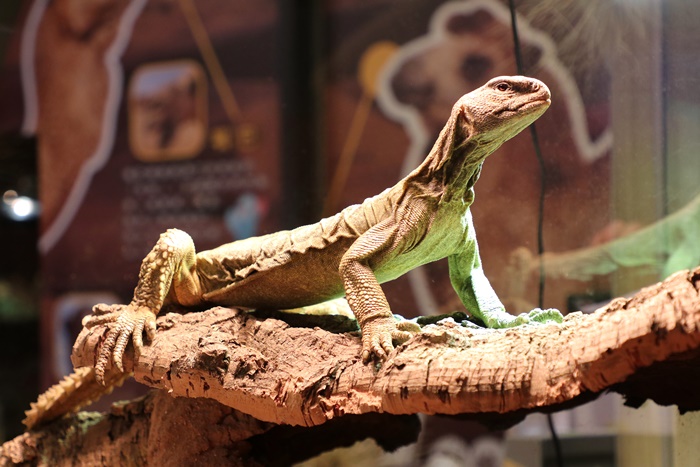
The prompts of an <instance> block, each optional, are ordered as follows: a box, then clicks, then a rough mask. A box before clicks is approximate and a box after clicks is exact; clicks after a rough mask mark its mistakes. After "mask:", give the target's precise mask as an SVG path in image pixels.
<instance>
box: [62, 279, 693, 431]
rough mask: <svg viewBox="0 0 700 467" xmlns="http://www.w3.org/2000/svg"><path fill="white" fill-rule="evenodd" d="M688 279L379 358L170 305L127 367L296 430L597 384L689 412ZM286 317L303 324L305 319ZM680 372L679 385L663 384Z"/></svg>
mask: <svg viewBox="0 0 700 467" xmlns="http://www.w3.org/2000/svg"><path fill="white" fill-rule="evenodd" d="M699 287H700V268H698V269H696V270H694V271H691V272H689V271H684V272H680V273H677V274H675V275H673V276H671V277H670V278H668V279H667V280H666V281H664V282H662V283H659V284H656V285H654V286H651V287H648V288H645V289H643V290H641V291H640V292H639V293H637V294H636V295H635V296H634V297H632V298H631V299H617V300H614V301H613V302H612V303H611V304H609V305H608V306H606V307H604V308H602V309H600V310H598V311H597V312H595V313H593V314H590V315H583V314H580V313H574V314H570V315H569V316H567V317H566V319H565V320H564V322H563V323H562V324H547V325H542V326H522V327H518V328H513V329H506V330H486V329H483V330H473V329H470V328H467V327H463V326H461V325H459V324H456V323H454V322H448V323H444V322H443V323H441V324H436V325H429V326H426V327H424V329H423V332H422V333H421V334H419V335H417V336H416V337H415V338H413V339H412V340H410V341H409V342H407V343H406V344H404V345H402V346H400V347H398V348H397V349H396V350H395V351H394V352H393V353H392V354H391V355H390V358H389V360H388V361H387V362H385V363H384V364H383V365H382V367H381V368H377V367H375V366H372V365H363V364H362V362H361V361H360V358H359V354H360V350H361V344H360V339H359V337H358V336H357V335H356V334H352V333H333V332H330V331H327V330H324V329H321V328H319V327H313V328H311V327H294V326H291V325H290V324H287V323H286V322H285V321H283V320H281V319H276V318H272V317H261V316H259V315H253V314H250V313H247V312H244V311H241V310H236V309H230V308H221V307H218V308H213V309H211V310H208V311H206V312H202V313H188V314H173V313H171V314H167V315H165V316H163V317H161V318H159V320H158V323H159V332H158V333H157V336H156V338H155V340H154V341H153V342H152V343H151V344H150V345H149V346H147V347H146V348H145V349H144V351H143V353H142V354H141V356H140V357H139V359H138V361H137V362H136V364H135V365H133V361H132V360H131V359H127V360H128V361H127V366H129V367H131V368H129V369H133V371H134V377H135V378H136V380H138V381H140V382H142V383H144V384H146V385H148V386H151V387H154V388H158V389H165V390H167V391H168V392H169V393H170V394H171V395H175V396H183V397H207V398H210V399H214V400H216V401H219V402H220V403H222V404H224V405H226V406H229V407H232V408H234V409H236V410H239V411H241V412H243V413H246V414H249V415H251V416H253V417H255V418H256V419H258V420H262V421H266V422H272V423H277V424H289V425H300V426H315V425H320V424H323V423H325V422H326V421H328V420H330V419H333V418H336V417H340V416H342V415H346V414H364V413H371V412H381V413H389V414H415V413H428V414H467V415H469V416H471V417H472V418H474V419H476V420H482V421H485V422H495V423H498V422H499V420H500V421H503V422H504V424H509V423H508V422H509V421H511V422H512V421H517V420H518V419H520V418H521V417H523V416H524V415H525V414H527V413H529V412H531V411H537V410H545V411H546V410H556V409H557V408H560V407H565V406H570V405H576V404H577V403H582V402H584V401H586V400H589V399H590V398H591V397H594V395H595V394H598V393H600V392H602V391H605V390H615V391H618V392H620V393H622V394H623V395H625V396H627V397H628V399H629V400H630V401H631V403H632V404H637V403H639V402H640V401H643V400H645V399H646V398H652V399H654V400H656V401H657V402H659V403H663V404H676V405H678V406H679V408H680V409H681V410H694V409H698V408H700V400H698V399H697V398H696V397H695V394H697V390H698V389H700V387H698V386H699V384H698V383H699V382H700V379H697V380H694V378H692V377H691V376H692V373H694V372H695V370H691V371H689V368H693V367H694V366H697V365H693V363H697V359H698V358H699V357H698V352H696V350H697V349H698V348H700V295H699V293H698V288H699ZM309 319H310V318H309ZM296 320H297V321H299V322H300V323H302V324H304V320H305V317H303V316H302V317H299V316H297V317H296ZM306 324H307V325H312V324H313V322H308V323H306ZM104 332H105V330H104V329H93V330H92V331H83V333H82V334H81V336H80V337H79V339H78V342H77V343H76V346H75V347H74V353H73V361H74V364H75V365H76V366H83V365H93V364H94V359H95V354H96V352H95V348H96V346H97V345H98V344H99V342H100V340H101V339H102V338H103V336H104ZM674 371H682V373H680V374H676V375H674ZM659 374H668V375H673V376H676V378H673V377H669V378H659V377H658V375H659ZM645 375H649V376H648V378H647V379H646V380H645ZM680 376H682V378H683V384H677V383H675V384H674V381H678V377H680ZM688 379H693V380H694V381H688Z"/></svg>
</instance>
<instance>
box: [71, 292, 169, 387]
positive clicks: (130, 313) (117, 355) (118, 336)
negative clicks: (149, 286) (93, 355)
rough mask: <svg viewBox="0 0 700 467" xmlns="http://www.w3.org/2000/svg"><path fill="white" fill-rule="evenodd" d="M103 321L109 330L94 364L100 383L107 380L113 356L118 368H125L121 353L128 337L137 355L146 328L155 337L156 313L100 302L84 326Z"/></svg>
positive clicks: (95, 324)
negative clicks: (108, 365)
mask: <svg viewBox="0 0 700 467" xmlns="http://www.w3.org/2000/svg"><path fill="white" fill-rule="evenodd" d="M103 324H106V325H107V326H108V327H109V331H107V337H106V339H105V341H104V342H103V343H102V347H101V349H100V354H99V356H98V358H97V363H96V364H95V379H96V380H97V381H98V382H99V383H100V384H104V382H105V370H106V368H107V364H108V363H109V360H110V357H111V358H112V360H113V361H114V365H115V366H116V367H117V368H118V369H119V371H121V372H123V371H124V366H123V364H122V357H123V355H124V351H125V350H126V346H127V344H128V343H129V340H131V341H132V342H133V344H134V354H135V357H138V355H139V353H140V352H141V347H143V331H146V334H147V335H148V338H149V339H150V340H153V338H154V337H155V334H156V314H155V313H154V312H153V311H151V309H150V308H147V307H143V306H135V305H114V306H109V305H104V304H99V305H95V307H94V308H93V315H92V316H86V317H85V318H83V326H85V327H86V328H88V329H90V328H92V327H94V326H99V325H103Z"/></svg>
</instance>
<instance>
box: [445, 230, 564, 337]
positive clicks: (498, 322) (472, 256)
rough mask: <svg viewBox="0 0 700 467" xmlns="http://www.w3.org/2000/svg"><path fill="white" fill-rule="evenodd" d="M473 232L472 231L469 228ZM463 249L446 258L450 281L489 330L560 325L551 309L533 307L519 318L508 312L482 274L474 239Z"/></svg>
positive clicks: (463, 301)
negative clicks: (540, 324) (550, 323)
mask: <svg viewBox="0 0 700 467" xmlns="http://www.w3.org/2000/svg"><path fill="white" fill-rule="evenodd" d="M472 232H473V228H472ZM465 247H466V248H465V249H464V250H463V251H461V252H459V253H458V254H454V255H452V256H449V257H448V264H449V268H450V280H451V281H452V286H453V287H454V289H455V291H456V292H457V295H459V298H460V299H461V300H462V303H463V304H464V306H465V307H466V308H467V310H468V311H469V312H470V313H471V314H472V315H474V316H476V317H477V318H479V319H480V320H481V321H483V322H484V324H485V325H486V326H487V327H489V328H508V327H513V326H518V325H520V324H526V323H546V322H548V321H554V322H558V323H560V322H561V321H562V319H563V317H562V315H561V313H560V312H559V311H558V310H555V309H553V308H550V309H547V310H541V309H539V308H535V309H534V310H532V311H530V312H529V313H521V314H520V315H518V316H514V315H511V314H510V313H508V312H507V311H506V309H505V307H504V306H503V304H502V303H501V300H499V298H498V295H496V292H495V291H494V290H493V288H492V287H491V284H490V283H489V280H488V279H487V278H486V275H485V274H484V270H483V269H482V267H481V259H480V258H479V250H478V246H477V243H476V238H474V237H473V235H472V237H471V238H470V241H469V242H468V243H467V245H465Z"/></svg>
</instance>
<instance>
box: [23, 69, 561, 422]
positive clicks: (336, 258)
mask: <svg viewBox="0 0 700 467" xmlns="http://www.w3.org/2000/svg"><path fill="white" fill-rule="evenodd" d="M550 98H551V95H550V91H549V89H548V88H547V86H546V85H545V84H544V83H542V82H541V81H539V80H536V79H533V78H529V77H524V76H501V77H497V78H493V79H491V80H490V81H488V82H487V83H486V84H484V85H483V86H481V87H479V88H477V89H475V90H474V91H472V92H470V93H468V94H465V95H464V96H462V97H461V98H460V99H459V100H458V101H457V102H456V103H455V105H454V107H453V108H452V111H451V114H450V116H449V119H448V121H447V123H446V125H445V127H444V128H443V129H442V131H441V132H440V135H439V136H438V138H437V140H436V142H435V144H434V145H433V147H432V149H431V150H430V152H429V153H428V155H427V157H426V158H425V160H424V161H423V162H422V163H421V164H420V165H419V166H418V167H417V168H416V169H415V170H413V171H412V172H411V173H409V174H408V175H407V176H406V177H404V178H403V179H402V180H400V181H399V182H398V183H397V184H396V185H394V186H393V187H391V188H388V189H386V190H384V191H383V192H382V193H380V194H379V195H376V196H374V197H372V198H368V199H366V200H365V201H364V202H362V203H361V204H356V205H352V206H349V207H347V208H345V209H344V210H342V211H341V212H340V213H338V214H336V215H334V216H331V217H328V218H325V219H322V220H320V221H319V222H317V223H315V224H310V225H306V226H302V227H298V228H296V229H293V230H287V231H280V232H276V233H272V234H268V235H263V236H260V237H252V238H247V239H243V240H238V241H234V242H232V243H228V244H225V245H222V246H220V247H217V248H214V249H212V250H207V251H202V252H199V253H197V252H196V251H195V246H194V243H193V240H192V238H191V237H190V236H189V235H188V234H187V233H185V232H183V231H181V230H178V229H169V230H168V231H167V232H165V233H163V234H162V235H161V236H160V239H159V240H158V242H157V243H156V245H155V246H154V247H153V249H152V250H151V252H150V253H149V254H148V255H147V256H146V257H145V258H144V260H143V262H142V264H141V268H140V272H139V279H138V283H137V286H136V288H135V290H134V296H133V299H132V301H131V303H129V304H128V305H119V306H116V307H115V306H108V305H96V306H95V308H94V309H93V315H91V316H87V317H86V318H85V319H84V320H83V324H84V326H85V327H87V328H92V327H94V326H98V325H107V326H108V328H109V330H108V331H107V334H106V338H105V340H104V342H103V343H102V345H101V347H100V350H99V353H98V357H97V361H96V363H95V367H94V372H91V371H88V372H86V373H85V374H84V375H83V376H82V377H80V378H78V377H73V379H71V378H68V379H67V380H66V381H64V382H63V383H64V384H63V389H62V391H64V392H65V389H66V388H67V387H72V386H74V385H75V381H73V380H74V379H76V380H77V379H85V378H94V379H95V380H96V381H97V382H99V383H101V384H105V382H107V383H108V385H110V384H112V382H113V381H114V380H115V379H117V378H118V377H117V376H115V374H116V375H119V374H120V373H122V372H123V364H122V356H123V354H124V352H125V349H126V347H127V345H128V344H129V342H132V343H133V348H134V352H135V355H136V356H137V357H138V355H139V352H140V350H141V348H142V346H143V345H144V341H143V334H144V332H145V333H146V335H147V337H149V338H150V339H152V338H153V337H154V335H155V332H156V316H157V315H158V313H159V311H160V310H161V308H163V306H164V305H166V304H178V305H181V306H185V307H201V306H208V305H209V306H213V305H224V306H238V307H246V308H277V309H290V308H297V307H304V306H310V305H311V306H313V305H314V304H318V303H321V302H325V301H327V300H332V299H335V298H338V297H342V296H343V295H344V296H345V297H346V299H347V303H348V305H349V307H350V309H351V310H352V312H353V313H354V315H355V317H356V319H357V321H358V323H359V327H360V331H361V336H362V337H361V338H362V351H361V358H362V360H363V362H364V363H369V362H370V361H373V360H378V361H383V360H385V359H387V358H388V355H389V353H390V352H391V351H392V350H393V349H394V343H396V344H401V343H404V342H406V341H407V340H408V339H410V338H411V337H412V335H413V333H414V332H416V330H415V328H411V327H410V326H404V325H402V322H401V321H398V320H397V319H395V318H394V315H393V313H392V311H391V308H390V306H389V303H388V301H387V299H386V297H385V295H384V293H383V292H382V289H381V286H380V283H383V282H386V281H389V280H392V279H395V278H397V277H399V276H401V275H402V274H404V273H406V272H408V271H409V270H411V269H413V268H416V267H418V266H421V265H423V264H425V263H428V262H432V261H436V260H439V259H442V258H445V257H447V258H448V267H449V273H450V280H451V282H452V285H453V287H454V289H455V291H456V292H457V295H458V296H459V298H460V299H461V301H462V303H463V304H464V305H465V307H466V308H467V310H468V311H469V312H470V313H471V314H472V315H473V316H475V317H476V318H478V319H480V320H481V321H482V322H483V323H484V324H485V325H486V326H487V327H489V328H505V327H513V326H517V325H521V324H525V323H544V322H548V321H558V322H560V321H561V320H562V315H561V314H560V313H559V312H558V311H557V310H555V309H547V310H541V309H538V308H537V309H534V310H532V311H530V312H529V313H522V314H520V315H518V316H514V315H511V314H510V313H508V312H507V311H506V310H505V307H504V306H503V304H502V303H501V301H500V300H499V298H498V296H497V295H496V293H495V291H494V290H493V288H492V287H491V285H490V283H489V281H488V279H487V278H486V275H485V274H484V270H483V267H482V264H481V259H480V257H479V251H478V244H477V241H476V234H475V230H474V226H473V221H472V217H471V212H470V206H471V204H472V203H473V201H474V197H475V193H474V185H475V183H476V182H477V180H478V178H479V175H480V173H481V170H482V165H483V163H484V161H485V159H486V158H487V157H488V156H489V155H490V154H492V153H493V152H494V151H496V149H498V148H499V147H500V146H501V145H502V144H503V143H504V142H506V141H507V140H509V139H511V138H512V137H514V136H515V135H517V134H518V133H520V132H521V131H522V130H523V129H525V128H526V127H527V126H528V125H530V124H531V123H532V122H534V121H535V120H536V119H537V118H538V117H539V116H540V115H542V114H543V113H544V112H545V110H546V109H547V108H548V107H549V105H550V103H551V100H550ZM403 323H406V322H405V321H404V322H403ZM111 364H113V365H114V366H116V368H117V369H118V370H119V372H111V373H110V374H108V372H107V369H108V367H109V366H110V365H111ZM56 392H60V391H56ZM51 398H53V396H52V397H50V398H49V399H51ZM45 399H46V398H45ZM47 404H48V401H47V400H45V401H44V402H43V403H41V404H39V405H40V406H41V407H38V408H37V407H33V410H34V412H41V411H42V410H44V409H43V406H45V405H47ZM28 419H30V416H29V412H28ZM38 419H40V416H39V415H37V414H36V413H33V414H32V417H31V420H30V422H32V423H33V422H34V421H35V420H38Z"/></svg>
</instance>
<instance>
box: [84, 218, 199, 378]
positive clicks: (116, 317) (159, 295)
mask: <svg viewBox="0 0 700 467" xmlns="http://www.w3.org/2000/svg"><path fill="white" fill-rule="evenodd" d="M173 289H174V290H173ZM168 296H170V297H174V298H175V300H176V301H177V302H178V303H181V304H183V305H190V304H193V303H196V302H197V301H198V300H199V299H200V297H201V288H200V285H199V280H198V276H197V272H196V256H195V249H194V243H193V242H192V238H191V237H190V236H189V235H187V233H185V232H183V231H181V230H177V229H170V230H168V231H167V232H165V233H163V234H161V236H160V239H159V240H158V242H157V243H156V245H155V246H154V247H153V249H152V250H151V252H150V253H149V254H148V256H146V258H144V260H143V262H142V263H141V270H140V272H139V281H138V284H137V286H136V289H135V290H134V298H133V299H132V300H131V303H129V304H128V305H114V306H109V305H97V306H95V308H94V314H93V315H92V316H88V317H86V318H85V319H84V320H83V325H84V326H85V327H87V328H92V327H94V326H98V325H107V326H108V327H109V331H108V332H107V335H106V338H105V341H104V343H103V344H102V346H101V348H100V352H99V355H98V358H97V363H96V364H95V377H96V379H97V381H98V382H100V383H103V384H104V383H105V371H106V369H107V367H108V365H109V362H110V360H112V361H113V362H114V364H115V366H116V367H117V368H118V369H119V371H120V372H121V371H123V366H122V356H123V354H124V351H125V350H126V346H127V345H128V343H129V341H132V342H133V344H134V351H135V353H136V356H138V354H139V353H140V350H141V347H142V346H143V332H144V331H146V333H147V335H148V337H149V338H150V339H153V337H154V336H155V332H156V315H157V314H158V313H159V312H160V310H161V308H162V306H163V303H164V302H165V300H166V297H168Z"/></svg>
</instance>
